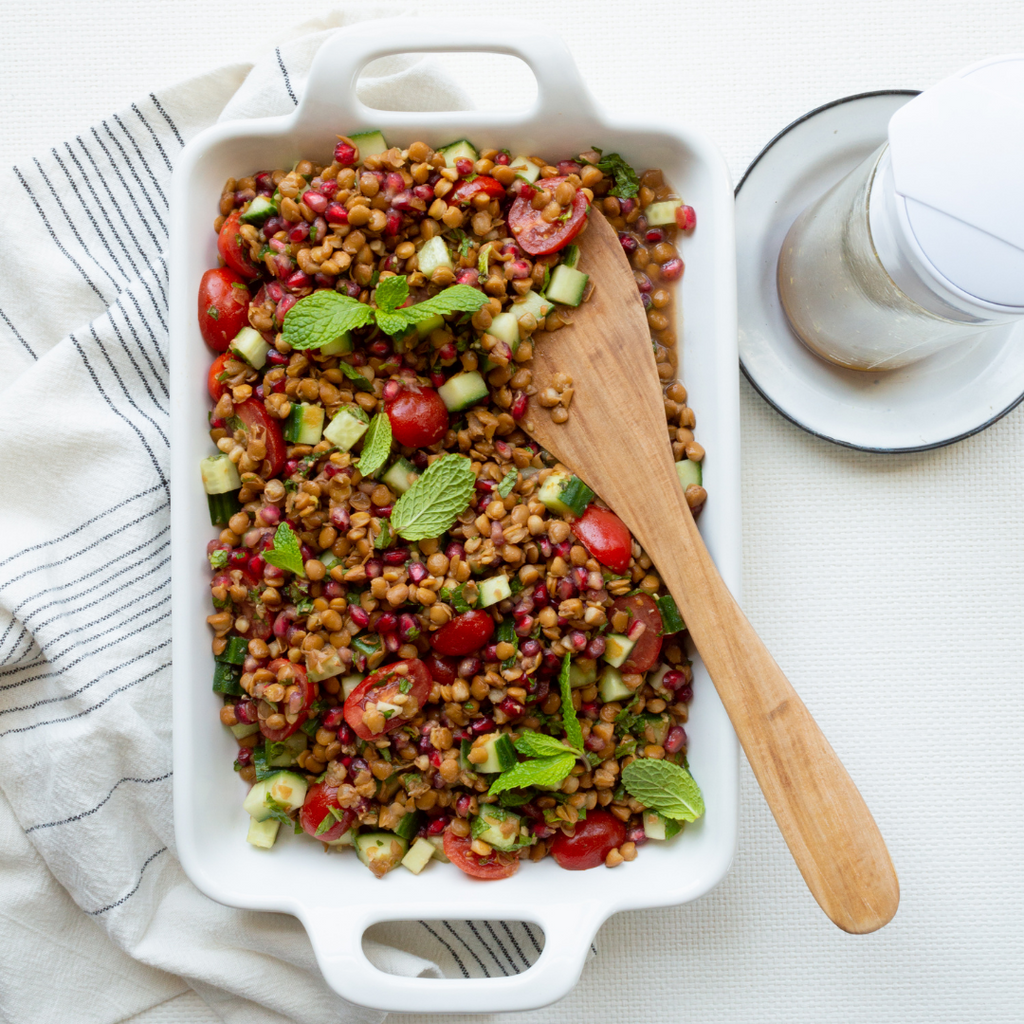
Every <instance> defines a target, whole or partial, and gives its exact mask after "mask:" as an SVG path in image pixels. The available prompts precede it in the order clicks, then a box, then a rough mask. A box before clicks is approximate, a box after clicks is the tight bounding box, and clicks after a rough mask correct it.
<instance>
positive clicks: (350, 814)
mask: <svg viewBox="0 0 1024 1024" xmlns="http://www.w3.org/2000/svg"><path fill="white" fill-rule="evenodd" d="M332 807H333V808H334V809H335V810H336V811H337V812H338V814H340V815H341V820H340V821H339V820H337V819H336V818H335V817H334V815H332V814H331V808H332ZM328 816H330V819H331V821H332V822H333V824H332V825H331V827H330V828H328V829H326V830H325V831H323V832H321V833H320V834H319V835H318V834H317V829H319V828H320V826H321V825H322V824H323V821H324V818H326V817H328ZM355 820H356V812H355V811H353V810H352V809H351V808H346V809H345V810H342V809H341V807H340V806H339V805H338V787H337V786H328V785H327V783H326V782H314V783H313V785H312V786H310V787H309V789H307V790H306V799H305V800H304V801H303V803H302V810H301V811H299V824H300V825H301V826H302V827H303V828H304V829H305V830H306V831H307V832H308V833H309V834H310V835H311V836H312V837H313V838H314V839H319V840H320V842H322V843H331V842H334V840H335V839H340V838H341V837H342V836H343V835H344V834H345V833H346V832H347V831H348V830H349V829H350V828H351V827H352V822H353V821H355Z"/></svg>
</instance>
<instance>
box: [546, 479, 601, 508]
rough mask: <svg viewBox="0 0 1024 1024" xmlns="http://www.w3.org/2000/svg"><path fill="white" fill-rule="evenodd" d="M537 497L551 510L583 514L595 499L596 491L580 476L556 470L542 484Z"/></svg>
mask: <svg viewBox="0 0 1024 1024" xmlns="http://www.w3.org/2000/svg"><path fill="white" fill-rule="evenodd" d="M537 497H538V498H539V499H540V500H541V502H542V503H543V504H544V505H545V506H546V507H547V508H548V510H549V511H550V512H554V513H556V514H557V515H562V516H567V515H574V516H581V515H583V513H584V512H586V510H587V506H588V505H589V504H590V503H591V501H593V500H594V492H593V491H592V490H591V489H590V488H589V487H588V486H587V485H586V484H585V483H584V482H583V481H582V480H581V479H580V478H579V477H578V476H570V475H569V474H568V473H562V472H557V471H556V472H554V473H551V475H550V476H548V478H547V479H546V480H545V481H544V483H543V484H541V487H540V490H539V491H538V492H537Z"/></svg>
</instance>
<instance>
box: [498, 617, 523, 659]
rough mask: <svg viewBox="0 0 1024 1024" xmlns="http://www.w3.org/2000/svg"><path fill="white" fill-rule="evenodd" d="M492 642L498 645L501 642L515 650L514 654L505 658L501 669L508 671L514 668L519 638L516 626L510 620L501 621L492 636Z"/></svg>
mask: <svg viewBox="0 0 1024 1024" xmlns="http://www.w3.org/2000/svg"><path fill="white" fill-rule="evenodd" d="M494 642H495V643H496V644H500V643H502V642H504V643H507V644H511V645H512V646H513V647H514V648H515V649H516V653H515V654H512V655H510V656H509V657H507V658H506V659H505V660H504V661H503V662H502V663H501V667H502V668H503V669H504V670H506V671H508V669H512V668H515V667H516V654H518V653H519V637H518V636H517V635H516V624H515V622H513V621H512V619H503V620H502V621H501V622H499V623H498V629H497V632H496V633H495V635H494Z"/></svg>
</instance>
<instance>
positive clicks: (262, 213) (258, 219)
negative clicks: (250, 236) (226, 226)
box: [238, 196, 277, 226]
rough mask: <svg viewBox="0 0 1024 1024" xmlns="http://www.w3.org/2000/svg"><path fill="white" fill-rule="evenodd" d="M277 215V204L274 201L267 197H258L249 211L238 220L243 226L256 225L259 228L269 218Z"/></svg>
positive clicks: (250, 205) (251, 204)
mask: <svg viewBox="0 0 1024 1024" xmlns="http://www.w3.org/2000/svg"><path fill="white" fill-rule="evenodd" d="M275 213H277V203H275V202H274V200H273V199H269V198H268V197H267V196H257V197H256V198H255V199H254V200H253V201H252V202H251V203H250V204H249V209H247V210H246V211H245V213H243V214H242V216H241V217H239V218H238V219H239V220H240V221H241V222H242V223H243V224H255V225H257V226H259V225H260V224H262V223H263V222H264V221H265V220H266V219H267V218H268V217H272V216H273V215H274V214H275Z"/></svg>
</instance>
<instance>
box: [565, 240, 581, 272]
mask: <svg viewBox="0 0 1024 1024" xmlns="http://www.w3.org/2000/svg"><path fill="white" fill-rule="evenodd" d="M579 261H580V247H579V246H578V245H567V246H566V247H565V255H564V256H563V257H562V264H563V265H564V266H566V267H571V268H572V269H573V270H575V269H576V265H577V264H578V263H579Z"/></svg>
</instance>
